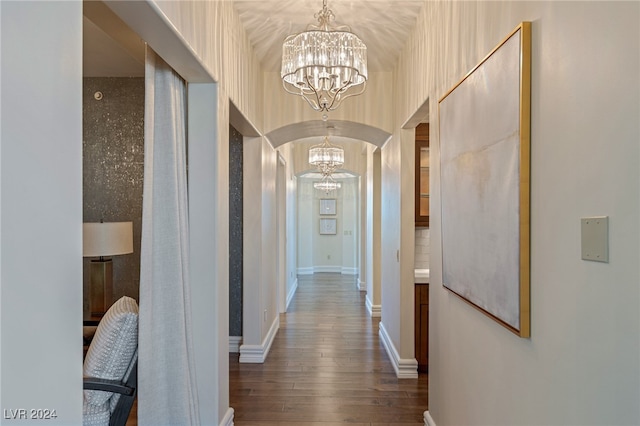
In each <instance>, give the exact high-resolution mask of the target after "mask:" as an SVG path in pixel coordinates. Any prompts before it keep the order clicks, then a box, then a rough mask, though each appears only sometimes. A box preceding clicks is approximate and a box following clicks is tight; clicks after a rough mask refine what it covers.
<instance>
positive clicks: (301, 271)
mask: <svg viewBox="0 0 640 426" xmlns="http://www.w3.org/2000/svg"><path fill="white" fill-rule="evenodd" d="M296 272H297V273H298V275H313V274H317V273H322V272H330V273H334V274H342V275H358V268H352V267H346V266H307V267H304V268H298V269H297V270H296Z"/></svg>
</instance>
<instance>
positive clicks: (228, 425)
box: [220, 407, 233, 426]
mask: <svg viewBox="0 0 640 426" xmlns="http://www.w3.org/2000/svg"><path fill="white" fill-rule="evenodd" d="M220 426H233V408H231V407H229V408H228V409H227V412H226V413H224V417H223V418H222V421H221V422H220Z"/></svg>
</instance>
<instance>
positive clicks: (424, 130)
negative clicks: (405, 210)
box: [415, 123, 429, 227]
mask: <svg viewBox="0 0 640 426" xmlns="http://www.w3.org/2000/svg"><path fill="white" fill-rule="evenodd" d="M415 155H416V183H415V192H416V214H415V221H416V226H420V227H423V226H429V123H421V124H419V125H418V127H416V153H415Z"/></svg>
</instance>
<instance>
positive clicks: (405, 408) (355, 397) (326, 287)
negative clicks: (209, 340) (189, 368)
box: [229, 273, 428, 426]
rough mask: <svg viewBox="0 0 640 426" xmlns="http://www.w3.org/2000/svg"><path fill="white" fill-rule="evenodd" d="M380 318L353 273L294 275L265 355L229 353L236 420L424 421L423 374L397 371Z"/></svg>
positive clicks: (265, 423) (324, 425)
mask: <svg viewBox="0 0 640 426" xmlns="http://www.w3.org/2000/svg"><path fill="white" fill-rule="evenodd" d="M378 322H379V319H378V318H370V317H369V315H368V313H367V310H366V306H365V293H363V292H360V291H358V290H357V289H356V285H355V281H354V277H353V276H350V275H340V274H329V273H322V274H315V275H306V276H300V277H299V279H298V290H297V292H296V295H295V297H294V299H293V300H292V302H291V304H290V306H289V309H288V311H287V313H286V314H282V315H281V316H280V330H279V331H278V334H277V335H276V337H275V339H274V342H273V345H272V347H271V351H270V352H269V355H268V357H267V360H266V362H265V363H264V364H239V363H238V358H239V356H238V354H230V360H229V369H230V372H229V388H230V389H229V390H230V405H231V407H233V408H234V410H235V418H234V423H235V425H238V426H245V425H259V426H275V425H281V426H285V425H292V426H293V425H317V426H328V425H335V424H341V423H349V424H351V425H360V426H364V425H370V426H374V425H375V426H382V425H416V426H417V425H423V424H424V423H423V412H424V411H425V410H427V381H428V378H427V375H423V374H421V375H420V378H419V379H402V380H399V379H397V378H396V375H395V373H394V371H393V366H392V365H391V362H390V361H389V358H388V357H387V354H386V352H385V350H384V347H383V346H382V343H381V342H380V339H379V337H378Z"/></svg>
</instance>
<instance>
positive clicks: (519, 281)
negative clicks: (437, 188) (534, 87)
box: [438, 22, 531, 337]
mask: <svg viewBox="0 0 640 426" xmlns="http://www.w3.org/2000/svg"><path fill="white" fill-rule="evenodd" d="M438 117H439V120H438V123H439V134H440V185H441V218H442V262H443V265H442V269H443V285H444V286H445V288H447V289H448V290H450V291H452V292H453V293H455V294H456V295H458V296H460V297H461V298H462V299H464V300H465V301H467V302H469V303H470V304H471V305H473V306H474V307H476V308H478V309H480V310H481V311H482V312H484V313H485V314H487V315H489V316H490V317H491V318H493V319H495V320H496V321H498V322H499V323H500V324H502V325H503V326H505V327H506V328H508V329H509V330H511V331H512V332H514V333H515V334H517V335H518V336H520V337H530V335H531V334H530V333H531V330H530V321H531V319H530V260H529V252H530V247H529V246H530V242H529V241H530V236H529V232H530V231H529V228H530V225H529V215H530V212H529V210H530V201H529V197H530V195H529V193H530V150H531V140H530V134H531V23H530V22H522V23H520V24H519V25H518V26H517V27H516V28H515V29H514V30H513V31H512V32H511V33H510V34H509V35H508V36H507V37H506V38H505V39H504V40H503V41H502V42H501V43H500V44H498V46H496V47H495V49H493V50H492V51H491V52H490V53H489V54H488V55H487V56H486V57H485V58H484V59H483V60H482V61H481V62H480V63H479V64H478V65H477V66H476V67H474V68H473V69H472V70H471V71H470V72H469V73H468V74H467V75H466V76H465V77H464V78H463V79H462V80H461V81H460V82H459V83H457V84H456V85H455V86H454V87H453V88H452V89H451V90H449V91H448V92H447V93H446V94H445V95H444V96H443V97H442V98H441V99H440V100H439V102H438Z"/></svg>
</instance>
